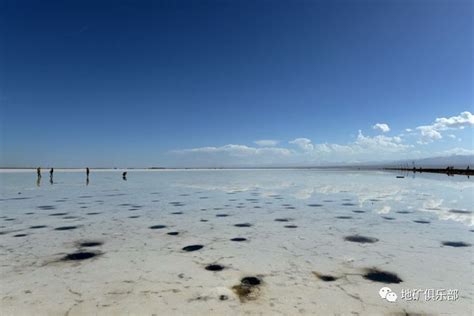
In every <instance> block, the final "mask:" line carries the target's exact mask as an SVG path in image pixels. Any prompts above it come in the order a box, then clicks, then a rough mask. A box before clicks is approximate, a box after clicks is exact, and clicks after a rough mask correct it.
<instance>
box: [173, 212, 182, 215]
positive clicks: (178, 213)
mask: <svg viewBox="0 0 474 316" xmlns="http://www.w3.org/2000/svg"><path fill="white" fill-rule="evenodd" d="M171 214H172V215H181V214H183V212H173V213H171Z"/></svg>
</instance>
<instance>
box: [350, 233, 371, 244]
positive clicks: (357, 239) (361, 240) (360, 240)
mask: <svg viewBox="0 0 474 316" xmlns="http://www.w3.org/2000/svg"><path fill="white" fill-rule="evenodd" d="M344 240H346V241H351V242H358V243H362V244H372V243H374V242H377V241H379V240H378V239H377V238H373V237H366V236H361V235H351V236H346V237H344Z"/></svg>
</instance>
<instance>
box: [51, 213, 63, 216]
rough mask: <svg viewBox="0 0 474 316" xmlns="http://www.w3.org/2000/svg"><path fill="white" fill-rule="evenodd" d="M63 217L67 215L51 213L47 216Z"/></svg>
mask: <svg viewBox="0 0 474 316" xmlns="http://www.w3.org/2000/svg"><path fill="white" fill-rule="evenodd" d="M63 215H67V213H52V214H49V216H63Z"/></svg>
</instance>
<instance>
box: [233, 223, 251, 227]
mask: <svg viewBox="0 0 474 316" xmlns="http://www.w3.org/2000/svg"><path fill="white" fill-rule="evenodd" d="M234 226H235V227H251V226H252V224H250V223H242V224H235V225H234Z"/></svg>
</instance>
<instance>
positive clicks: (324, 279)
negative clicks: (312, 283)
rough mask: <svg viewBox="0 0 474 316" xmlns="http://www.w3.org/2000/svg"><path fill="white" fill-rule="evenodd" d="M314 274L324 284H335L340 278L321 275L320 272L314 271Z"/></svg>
mask: <svg viewBox="0 0 474 316" xmlns="http://www.w3.org/2000/svg"><path fill="white" fill-rule="evenodd" d="M313 274H314V275H315V276H317V277H318V279H320V280H321V281H324V282H333V281H336V280H337V279H338V278H337V277H335V276H332V275H329V274H321V273H318V272H315V271H313Z"/></svg>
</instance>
